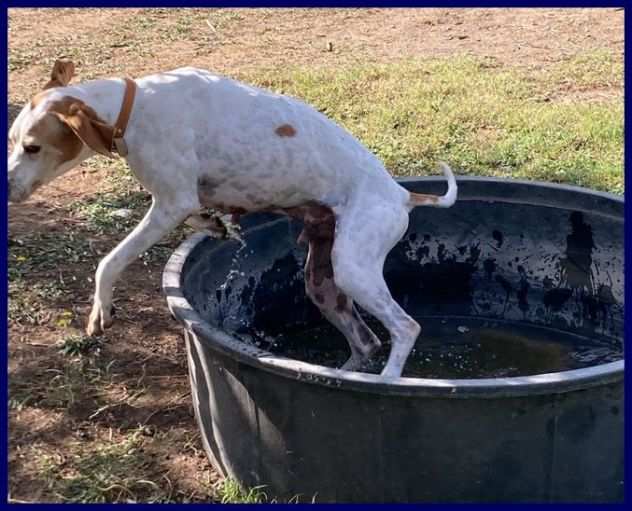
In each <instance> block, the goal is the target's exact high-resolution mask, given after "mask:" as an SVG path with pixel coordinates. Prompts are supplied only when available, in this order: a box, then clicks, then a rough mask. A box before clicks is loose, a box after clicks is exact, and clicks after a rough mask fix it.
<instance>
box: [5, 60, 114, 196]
mask: <svg viewBox="0 0 632 511" xmlns="http://www.w3.org/2000/svg"><path fill="white" fill-rule="evenodd" d="M74 70H75V66H74V64H73V63H72V62H67V61H61V60H58V61H57V62H55V65H54V67H53V71H52V74H51V79H50V81H49V82H48V83H47V84H46V85H45V87H44V90H43V91H42V92H40V93H39V94H37V95H36V96H35V97H34V98H33V99H32V100H31V101H30V102H29V103H28V104H27V105H25V106H24V108H23V109H22V111H21V112H20V113H19V114H18V116H17V118H16V119H15V121H14V122H13V125H12V126H11V129H10V131H9V143H10V145H12V150H11V155H10V156H9V161H8V171H9V176H8V177H9V183H8V189H9V201H11V202H21V201H23V200H25V199H26V198H28V197H29V196H30V195H31V193H33V191H34V190H35V189H37V188H38V187H40V186H42V185H43V184H46V183H48V182H50V181H52V180H53V179H55V178H56V177H58V176H60V175H62V174H63V173H65V172H67V171H68V170H70V169H72V168H73V167H75V166H77V165H78V164H79V163H81V162H82V161H83V160H85V159H86V158H88V157H89V156H91V155H92V154H94V152H95V151H96V152H100V153H103V154H108V155H109V154H110V153H109V151H108V148H107V136H108V133H107V132H106V130H108V129H111V128H109V127H108V126H107V125H106V124H105V123H104V122H103V121H101V120H100V119H99V117H98V116H97V114H96V112H95V111H94V110H93V109H92V108H90V107H89V106H88V105H86V104H85V103H84V102H83V101H81V100H79V99H77V98H74V97H72V96H70V95H66V94H64V92H65V89H64V88H65V87H66V86H67V85H68V83H69V82H70V79H71V78H72V76H73V75H74ZM66 92H67V91H66Z"/></svg>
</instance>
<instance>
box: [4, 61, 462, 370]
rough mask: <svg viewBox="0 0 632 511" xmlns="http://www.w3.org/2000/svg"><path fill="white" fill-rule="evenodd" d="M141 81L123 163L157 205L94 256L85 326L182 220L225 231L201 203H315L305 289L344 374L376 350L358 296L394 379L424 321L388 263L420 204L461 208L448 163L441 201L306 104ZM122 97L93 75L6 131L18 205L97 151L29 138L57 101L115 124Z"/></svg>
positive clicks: (194, 74) (228, 85)
mask: <svg viewBox="0 0 632 511" xmlns="http://www.w3.org/2000/svg"><path fill="white" fill-rule="evenodd" d="M136 83H137V86H138V90H137V93H136V99H135V103H134V106H133V110H132V114H131V117H130V120H129V124H128V127H127V132H126V135H125V139H126V142H127V145H128V147H129V154H128V156H127V162H128V164H129V166H130V168H131V169H132V172H133V173H134V175H135V176H136V178H137V179H138V181H139V182H140V183H142V185H143V186H144V187H145V188H146V189H147V190H149V191H150V192H151V193H152V195H153V203H152V206H151V208H150V209H149V211H148V212H147V214H146V216H145V217H144V219H143V220H142V221H141V223H140V224H139V225H138V226H137V227H136V228H135V229H134V230H133V231H132V232H131V233H130V234H129V235H128V236H127V237H126V238H125V239H124V240H123V241H122V242H121V243H120V244H119V245H118V246H117V247H116V248H115V249H114V250H113V251H112V252H111V253H110V254H108V255H107V256H106V257H105V258H104V259H103V260H102V261H101V262H100V263H99V266H98V269H97V272H96V291H95V297H94V305H93V309H92V313H91V315H90V319H89V322H88V327H87V331H88V333H89V334H96V333H99V332H101V331H102V330H103V329H104V328H106V327H107V326H109V325H110V324H111V304H112V286H113V285H114V283H115V281H116V280H117V278H118V277H119V276H120V274H121V273H122V271H123V270H124V269H125V267H126V266H127V265H128V264H129V263H130V262H131V261H133V260H134V259H135V258H136V257H137V256H138V255H139V254H141V253H143V252H144V251H146V250H147V249H149V248H150V247H151V246H152V245H153V244H155V243H156V242H158V241H159V240H160V239H161V238H163V237H164V236H165V235H166V234H167V233H169V232H170V231H171V230H173V229H174V228H175V227H176V226H178V225H179V224H181V223H182V222H184V221H186V220H187V219H189V223H192V224H193V225H196V226H198V227H199V228H208V229H210V230H214V229H215V228H217V226H216V225H215V224H212V222H208V218H203V217H200V216H199V211H200V209H201V208H203V207H209V208H216V209H220V210H223V211H227V212H232V213H234V214H243V213H244V212H247V211H248V212H250V211H262V210H272V211H285V212H290V211H294V214H296V211H297V209H296V208H301V207H303V206H305V205H314V204H316V205H319V207H322V208H326V210H327V211H329V212H330V215H331V216H330V217H328V219H327V220H325V221H323V222H324V224H325V225H324V227H322V225H321V224H322V222H321V223H320V224H319V221H311V220H310V219H309V218H306V220H307V221H306V230H307V231H309V230H310V229H312V231H313V232H311V233H310V232H307V233H306V235H305V240H306V241H307V242H308V243H309V246H310V251H309V256H308V263H307V267H308V268H307V275H308V278H307V279H306V285H307V289H308V293H309V295H310V296H312V298H313V299H314V301H315V303H316V304H317V305H318V306H319V308H320V309H321V311H322V312H323V314H324V315H325V316H326V317H327V318H328V319H329V320H330V321H331V322H332V323H333V324H334V325H336V326H337V327H338V328H339V329H340V330H341V331H342V332H343V333H344V334H345V336H346V337H347V339H348V340H349V343H350V345H351V350H352V357H351V359H350V361H349V362H348V363H347V364H346V366H345V368H346V369H355V368H358V367H360V366H361V363H362V362H363V361H364V360H366V357H368V356H369V355H370V354H371V353H372V352H373V351H374V350H375V348H376V347H377V346H379V341H378V340H377V338H376V337H375V335H374V334H373V333H372V332H371V331H370V330H369V328H368V327H367V326H366V325H365V324H364V323H363V321H362V319H361V318H360V317H359V315H358V314H357V311H356V310H355V308H354V301H355V302H356V303H358V304H359V305H360V306H361V307H363V308H364V309H365V310H367V311H368V312H370V313H371V314H373V315H374V316H375V317H377V318H378V319H379V320H380V321H382V323H383V324H384V325H385V327H386V328H387V329H388V330H389V332H390V334H391V341H392V345H393V348H392V350H391V354H390V356H389V359H388V362H387V364H386V367H385V369H384V371H383V373H382V374H383V375H384V376H386V377H397V376H399V375H400V374H401V371H402V369H403V366H404V363H405V361H406V358H407V356H408V353H409V351H410V349H411V348H412V345H413V344H414V342H415V339H416V337H417V335H418V334H419V332H420V327H419V325H418V324H417V323H416V322H415V321H414V320H413V319H412V318H410V317H409V316H408V315H407V314H406V313H405V312H404V311H403V310H402V309H401V308H400V307H399V305H398V304H397V303H396V302H395V301H394V300H393V299H392V297H391V295H390V292H389V290H388V288H387V287H386V284H385V283H384V279H383V277H382V266H383V263H384V259H385V257H386V255H387V253H388V252H389V251H390V250H391V248H392V247H393V246H394V245H395V243H397V241H399V239H401V237H402V236H403V234H404V232H405V231H406V228H407V226H408V213H409V211H410V209H411V208H412V207H414V206H416V205H430V206H438V207H449V206H451V205H452V204H453V203H454V201H455V200H456V183H455V180H454V176H453V175H452V172H451V171H450V169H449V168H448V167H447V166H446V165H444V167H443V170H444V172H445V174H446V177H447V178H448V184H449V187H448V193H447V194H446V195H445V196H443V197H434V196H423V195H419V194H411V193H409V192H408V191H407V190H405V189H404V188H403V187H402V186H400V185H399V184H397V183H396V182H395V181H394V180H393V179H392V177H391V176H390V174H389V173H388V172H387V171H386V169H385V168H384V166H383V165H382V163H381V162H380V161H379V160H378V159H377V158H376V157H375V156H374V155H373V154H372V153H371V152H370V151H369V150H367V149H366V148H365V147H364V146H363V145H362V144H361V143H360V142H359V141H358V140H357V139H355V138H354V137H353V136H352V135H351V134H350V133H348V132H347V131H345V130H344V129H343V128H341V127H340V126H338V125H337V124H335V123H334V122H332V121H331V120H329V119H328V118H327V117H325V116H324V115H322V114H320V113H319V112H318V111H316V110H315V109H313V108H312V107H310V106H308V105H306V104H305V103H303V102H301V101H299V100H296V99H293V98H290V97H286V96H281V95H277V94H272V93H270V92H267V91H264V90H261V89H258V88H255V87H251V86H248V85H245V84H243V83H239V82H237V81H234V80H231V79H228V78H224V77H222V76H219V75H216V74H213V73H210V72H208V71H204V70H200V69H193V68H183V69H177V70H174V71H169V72H164V73H159V74H155V75H151V76H147V77H144V78H140V79H138V80H136ZM123 92H124V82H123V80H120V79H109V80H96V81H91V82H86V83H83V84H80V85H74V86H59V87H53V88H50V89H48V90H46V91H45V92H43V93H40V94H39V95H38V96H37V101H36V102H33V103H29V104H28V105H26V106H25V107H24V109H23V110H22V112H21V113H20V114H19V116H18V118H17V119H16V121H15V123H14V124H13V126H12V128H11V131H10V139H11V141H12V142H13V144H14V149H13V152H12V154H11V155H10V157H9V162H8V166H9V178H10V192H9V193H10V197H9V199H10V200H11V201H15V202H18V201H20V200H24V199H25V198H26V197H28V195H29V194H30V193H31V191H32V188H33V186H34V184H43V183H46V182H48V181H50V180H52V179H53V178H55V177H56V176H58V175H61V174H62V173H64V172H65V171H67V170H69V169H70V168H72V167H74V166H76V165H77V164H79V163H80V162H81V161H83V160H85V159H86V158H88V157H90V156H91V155H93V154H94V152H93V151H91V150H90V148H88V147H87V146H83V147H82V148H81V150H80V151H79V153H78V154H77V155H75V156H74V157H73V158H72V160H69V161H63V162H61V163H60V162H59V159H58V158H57V159H55V158H54V157H53V156H54V155H55V154H57V152H59V151H58V148H55V147H45V146H44V144H45V142H44V141H42V140H37V139H34V135H33V130H32V128H33V126H34V125H36V124H38V125H41V124H42V123H41V121H42V118H43V117H45V116H46V114H47V112H48V110H47V109H48V108H50V105H51V104H52V102H54V101H56V100H59V99H61V98H63V97H71V98H77V99H78V100H81V101H83V102H84V103H85V104H86V105H89V106H90V107H91V108H92V109H93V110H94V111H95V112H96V113H97V114H98V116H99V117H100V118H101V119H102V120H104V121H106V122H108V123H110V124H112V123H114V121H115V119H116V117H117V115H118V113H119V109H120V106H121V101H122V97H123ZM60 129H63V127H61V128H60ZM33 143H37V144H42V151H41V153H40V156H39V157H38V156H37V155H30V154H26V153H25V152H24V150H23V145H27V144H33ZM305 211H307V212H309V213H313V210H311V209H309V208H308V209H307V210H305ZM305 211H303V213H305ZM319 225H321V227H320V228H322V229H324V231H326V236H324V238H323V237H322V236H321V237H320V238H319V235H318V229H319ZM323 268H324V269H323ZM309 277H311V278H309ZM317 294H318V295H319V298H320V299H321V300H320V301H319V300H316V298H315V297H316V295H317Z"/></svg>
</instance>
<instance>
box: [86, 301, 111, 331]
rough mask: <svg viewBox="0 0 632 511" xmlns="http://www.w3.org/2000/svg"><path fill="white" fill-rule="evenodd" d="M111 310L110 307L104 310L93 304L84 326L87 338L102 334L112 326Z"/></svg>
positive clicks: (100, 306)
mask: <svg viewBox="0 0 632 511" xmlns="http://www.w3.org/2000/svg"><path fill="white" fill-rule="evenodd" d="M112 309H113V308H112V307H108V308H106V307H103V306H102V305H100V304H96V303H95V304H94V306H93V307H92V312H91V313H90V317H89V318H88V325H87V326H86V333H87V334H88V335H89V336H93V335H99V334H102V333H103V332H104V331H105V329H106V328H109V327H111V326H112Z"/></svg>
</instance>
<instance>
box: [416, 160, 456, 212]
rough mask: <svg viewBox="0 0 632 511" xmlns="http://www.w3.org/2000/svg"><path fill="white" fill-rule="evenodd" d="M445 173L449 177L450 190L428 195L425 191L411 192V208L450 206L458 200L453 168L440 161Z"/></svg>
mask: <svg viewBox="0 0 632 511" xmlns="http://www.w3.org/2000/svg"><path fill="white" fill-rule="evenodd" d="M439 165H440V166H441V170H443V174H444V175H445V177H446V178H447V179H448V191H447V193H446V194H445V195H440V196H439V195H426V194H423V193H413V192H410V199H409V200H408V206H409V207H411V208H414V207H417V206H434V207H435V208H449V207H450V206H452V205H453V204H454V203H455V202H456V191H457V186H456V179H455V178H454V174H453V173H452V169H451V168H450V167H448V165H447V164H445V163H443V162H439Z"/></svg>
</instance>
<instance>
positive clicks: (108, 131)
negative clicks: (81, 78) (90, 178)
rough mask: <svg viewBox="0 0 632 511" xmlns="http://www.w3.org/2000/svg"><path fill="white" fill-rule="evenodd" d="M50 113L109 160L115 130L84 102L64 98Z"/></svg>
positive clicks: (55, 103)
mask: <svg viewBox="0 0 632 511" xmlns="http://www.w3.org/2000/svg"><path fill="white" fill-rule="evenodd" d="M49 112H50V113H52V114H54V115H55V116H56V117H57V118H58V119H59V120H60V121H61V122H63V123H64V124H65V125H66V126H68V127H69V128H70V129H71V130H72V132H73V133H74V134H75V135H76V136H77V137H78V138H79V140H81V141H82V142H83V143H84V144H86V145H87V146H88V147H89V148H90V149H92V150H93V151H96V152H97V153H100V154H102V155H104V156H108V157H109V158H114V155H113V154H112V152H111V144H112V136H113V133H114V128H113V127H112V126H110V125H109V124H107V123H105V122H104V121H103V120H101V119H100V118H99V116H98V115H97V113H96V112H95V111H94V110H93V109H92V108H90V107H89V106H88V105H86V104H85V103H84V102H83V101H81V100H79V99H76V98H72V97H64V98H62V99H61V100H60V101H55V102H54V103H53V104H52V105H51V107H50V109H49Z"/></svg>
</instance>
